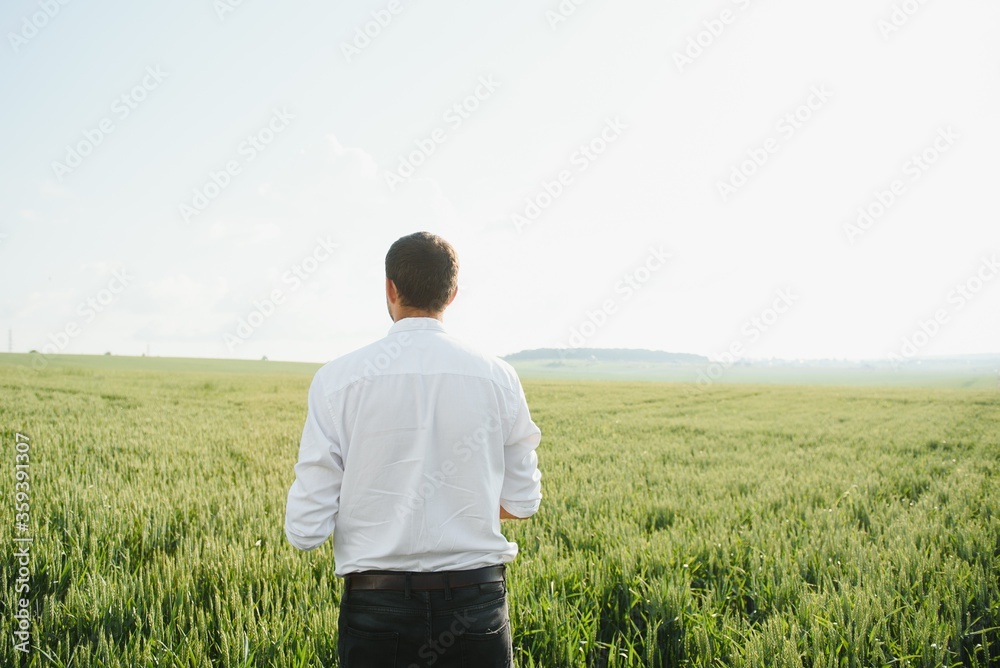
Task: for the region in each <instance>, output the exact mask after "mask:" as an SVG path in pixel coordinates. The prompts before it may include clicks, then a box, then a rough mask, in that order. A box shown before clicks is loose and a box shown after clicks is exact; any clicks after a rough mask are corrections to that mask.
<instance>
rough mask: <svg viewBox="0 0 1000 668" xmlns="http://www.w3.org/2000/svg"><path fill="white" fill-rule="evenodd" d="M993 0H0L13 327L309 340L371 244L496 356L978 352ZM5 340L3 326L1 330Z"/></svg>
mask: <svg viewBox="0 0 1000 668" xmlns="http://www.w3.org/2000/svg"><path fill="white" fill-rule="evenodd" d="M998 20H1000V5H998V4H997V3H996V2H990V1H987V0H952V1H950V2H947V3H946V2H942V1H940V0H938V1H934V0H924V1H922V2H918V1H917V0H905V1H904V0H863V1H862V0H844V1H842V2H838V3H804V2H801V1H793V0H718V1H716V2H703V3H696V2H693V1H691V0H678V1H677V2H653V1H651V0H648V1H647V0H634V1H633V2H627V3H612V2H609V1H607V0H561V1H557V0H548V1H543V2H528V1H523V0H510V1H508V2H505V3H503V4H497V3H468V2H466V3H459V2H456V1H452V2H433V3H432V2H419V1H418V0H378V1H375V2H368V1H365V2H354V3H326V2H319V1H318V0H301V1H300V2H293V3H276V2H264V0H242V1H240V0H175V1H174V2H171V3H126V2H108V1H102V0H93V1H91V2H72V1H67V0H62V1H60V0H34V1H21V0H9V1H7V2H5V3H3V7H2V9H0V30H2V33H3V35H4V40H3V44H2V45H0V85H2V90H3V91H4V98H5V103H4V104H3V105H2V107H0V120H2V122H0V133H2V151H0V327H2V328H3V329H4V330H7V331H6V332H3V333H4V334H9V341H10V345H11V349H12V350H13V351H14V352H26V351H29V350H39V351H41V352H43V353H44V354H46V355H52V354H59V353H70V354H102V353H104V352H108V351H110V352H112V353H113V354H118V355H141V354H144V353H147V352H148V353H149V354H151V355H159V356H185V357H215V358H234V359H259V358H261V357H262V356H267V357H268V358H269V359H282V360H298V361H312V362H323V361H326V360H330V359H333V358H335V357H337V356H339V355H342V354H344V353H347V352H349V351H351V350H353V349H356V348H358V347H360V346H362V345H365V344H367V343H369V342H371V341H373V340H376V339H378V338H381V337H382V336H384V335H385V334H386V332H387V331H388V328H389V326H390V325H391V321H390V320H389V317H388V314H387V312H386V307H385V296H384V257H385V252H386V250H387V249H388V247H389V245H390V244H391V243H392V242H393V241H394V240H395V239H397V238H399V237H400V236H403V235H405V234H409V233H411V232H415V231H418V230H428V231H431V232H434V233H437V234H440V235H442V236H443V237H445V238H446V239H448V240H449V241H450V242H451V243H452V244H453V245H454V246H455V248H456V249H457V251H458V254H459V257H460V261H461V270H460V275H459V293H458V298H457V299H456V301H455V302H454V303H453V304H452V306H451V307H450V308H449V309H448V310H447V312H446V314H445V325H446V327H447V329H448V330H449V331H450V332H452V333H453V334H455V335H456V336H458V337H460V338H462V339H464V340H466V341H467V342H468V343H470V344H473V345H475V346H477V347H479V348H480V349H482V350H484V351H486V352H488V353H491V354H495V355H505V354H509V353H512V352H516V351H519V350H523V349H531V348H543V347H601V348H649V349H655V350H667V351H672V352H685V353H696V354H702V355H707V356H709V357H711V358H713V359H726V358H727V356H730V357H733V358H745V359H765V358H771V357H780V358H785V359H818V358H838V359H843V358H847V359H875V358H887V357H893V356H895V357H897V358H903V359H922V358H925V357H930V356H940V355H959V354H971V353H996V352H1000V308H998V307H1000V264H998V262H997V261H998V255H1000V226H998V224H997V222H998V215H997V214H998V209H1000V206H998V201H997V197H996V193H997V186H996V182H997V177H998V176H1000V168H998V165H997V159H998V158H997V152H998V149H1000V128H998V124H997V122H996V120H997V118H998V112H1000V77H998V75H1000V41H998V40H997V39H996V34H997V27H998ZM7 349H8V347H7V346H3V348H2V350H7Z"/></svg>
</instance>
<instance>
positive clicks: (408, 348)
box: [286, 318, 541, 575]
mask: <svg viewBox="0 0 1000 668" xmlns="http://www.w3.org/2000/svg"><path fill="white" fill-rule="evenodd" d="M309 413H310V415H309V418H308V420H307V423H306V427H305V429H304V431H303V441H302V446H301V447H302V448H303V449H305V448H308V447H314V448H316V449H317V454H316V456H317V457H323V454H324V453H323V452H322V450H323V449H324V448H326V447H327V444H329V450H330V452H329V457H330V458H331V459H332V460H333V463H334V465H335V466H336V467H338V468H341V469H342V471H345V472H346V474H342V476H341V480H342V484H341V486H340V488H339V490H334V489H332V488H331V486H329V485H324V484H323V481H322V480H316V481H315V487H313V485H310V484H309V481H311V480H312V479H313V476H310V471H309V470H308V469H309V467H310V466H311V464H310V461H311V460H310V459H309V458H307V459H306V461H305V462H303V461H302V458H301V457H300V464H299V465H298V466H297V467H296V474H297V478H298V479H297V481H296V482H297V486H298V487H299V488H300V489H298V490H296V487H295V486H293V489H292V490H291V493H290V495H289V502H290V503H292V502H293V499H294V500H295V501H296V502H297V503H301V504H302V505H303V506H304V507H305V506H310V505H313V504H314V503H315V504H317V506H318V507H317V510H320V508H322V507H325V508H328V509H329V508H330V500H329V499H328V498H326V497H328V496H330V495H332V494H334V493H337V492H339V494H338V496H339V505H338V507H337V508H336V513H335V515H331V514H330V513H327V515H328V517H326V518H320V517H319V515H321V513H317V514H315V515H313V516H311V517H310V518H309V519H311V520H312V522H310V521H306V522H304V523H303V522H300V523H299V524H298V525H297V526H295V525H293V526H288V527H286V529H287V531H288V533H289V539H290V540H292V541H293V542H294V543H297V544H300V546H301V547H307V548H308V547H312V546H313V545H312V544H311V543H313V542H314V541H315V540H316V539H320V541H321V540H322V537H325V536H326V535H329V532H330V530H331V529H332V531H333V537H334V555H335V560H336V565H337V574H338V575H344V574H347V573H351V572H357V571H365V570H403V571H423V572H428V571H435V570H442V569H451V570H465V569H473V568H479V567H483V566H489V565H494V564H497V563H506V562H509V561H511V560H512V559H513V558H514V556H515V555H516V553H517V546H516V544H514V543H510V542H508V541H507V540H505V539H504V537H503V536H502V534H501V532H500V519H499V517H500V506H501V503H502V505H503V507H504V508H505V509H506V510H507V511H508V512H510V513H512V514H514V515H517V516H520V517H527V516H529V515H532V514H533V513H534V512H535V511H536V510H537V508H538V503H539V500H540V498H541V492H540V483H539V478H540V475H539V474H538V470H537V459H536V457H535V453H534V448H535V447H536V446H537V445H538V441H539V437H540V432H539V430H538V428H537V427H536V426H535V425H534V423H532V421H531V418H530V416H529V414H528V409H527V405H526V404H525V400H524V395H523V392H522V390H521V385H520V382H519V381H518V379H517V376H516V374H515V373H514V371H513V370H512V369H511V368H510V367H509V366H508V365H507V364H506V363H504V362H502V361H500V360H497V359H495V358H491V357H488V356H485V355H482V354H480V353H478V352H476V351H475V350H472V349H470V348H468V347H467V346H465V345H463V344H462V343H461V342H459V341H457V340H456V339H454V338H453V337H451V336H449V335H448V334H447V333H445V331H444V328H443V326H442V325H441V323H440V322H439V321H438V320H435V319H433V318H405V319H402V320H399V321H398V322H396V323H395V324H394V325H393V326H392V329H391V330H390V333H389V335H388V336H387V337H386V338H385V339H383V340H381V341H378V342H376V343H373V344H371V345H369V346H366V347H365V348H362V349H360V350H358V351H355V352H354V353H351V354H349V355H345V356H344V357H341V358H339V359H337V360H335V361H333V362H331V363H329V364H327V365H326V366H324V367H323V368H322V369H320V371H319V372H317V374H316V377H315V379H314V381H313V385H312V387H311V388H310V398H309ZM300 467H301V469H302V470H300ZM316 473H317V474H319V475H328V472H325V471H323V469H322V467H321V468H320V469H317V470H316ZM299 482H303V484H302V485H298V483H299ZM310 487H312V488H313V492H312V494H310V490H309V488H310ZM322 487H327V488H328V490H327V494H322V493H321V494H320V497H321V498H314V497H315V492H316V491H318V490H320V489H321V488H322ZM311 497H313V498H311ZM320 519H325V522H323V521H320V522H316V520H320ZM327 522H332V523H333V524H332V525H328V524H327ZM295 538H298V540H293V539H295Z"/></svg>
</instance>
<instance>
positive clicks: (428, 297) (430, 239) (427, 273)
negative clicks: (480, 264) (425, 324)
mask: <svg viewBox="0 0 1000 668" xmlns="http://www.w3.org/2000/svg"><path fill="white" fill-rule="evenodd" d="M385 277H386V278H388V279H389V280H391V281H392V282H393V283H395V284H396V291H397V292H398V293H399V299H400V302H401V303H402V304H403V305H404V306H408V307H410V308H416V309H420V310H423V311H430V312H432V313H437V312H439V311H443V310H444V308H445V306H447V305H448V300H449V299H450V298H451V293H452V292H453V291H454V290H455V287H456V286H457V285H458V254H457V253H456V252H455V249H454V248H453V247H452V245H451V244H449V243H448V242H447V241H445V240H444V239H442V238H441V237H439V236H437V235H436V234H431V233H430V232H415V233H414V234H409V235H407V236H405V237H400V238H399V239H397V240H396V242H395V243H393V244H392V246H390V247H389V252H388V253H386V255H385Z"/></svg>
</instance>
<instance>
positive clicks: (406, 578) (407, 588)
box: [403, 573, 411, 601]
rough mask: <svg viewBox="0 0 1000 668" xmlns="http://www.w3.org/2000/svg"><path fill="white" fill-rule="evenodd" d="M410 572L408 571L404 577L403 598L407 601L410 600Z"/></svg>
mask: <svg viewBox="0 0 1000 668" xmlns="http://www.w3.org/2000/svg"><path fill="white" fill-rule="evenodd" d="M410 590H411V587H410V574H409V573H407V574H406V575H405V576H404V578H403V598H405V599H406V600H407V601H409V600H410Z"/></svg>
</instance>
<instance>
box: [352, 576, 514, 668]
mask: <svg viewBox="0 0 1000 668" xmlns="http://www.w3.org/2000/svg"><path fill="white" fill-rule="evenodd" d="M449 594H450V596H449ZM337 652H338V654H339V655H340V666H341V668H417V667H420V668H422V667H424V666H428V667H429V666H433V667H434V668H452V667H454V668H513V665H514V660H513V652H512V648H511V639H510V621H509V619H508V616H507V589H506V585H505V584H504V583H503V582H490V583H487V584H480V585H472V586H469V587H453V588H452V589H451V591H450V592H444V591H412V592H410V595H409V597H408V598H407V596H406V594H405V593H404V592H402V591H371V590H364V589H355V590H353V591H349V592H347V593H346V594H345V595H344V601H343V602H342V603H341V606H340V622H339V637H338V639H337Z"/></svg>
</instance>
